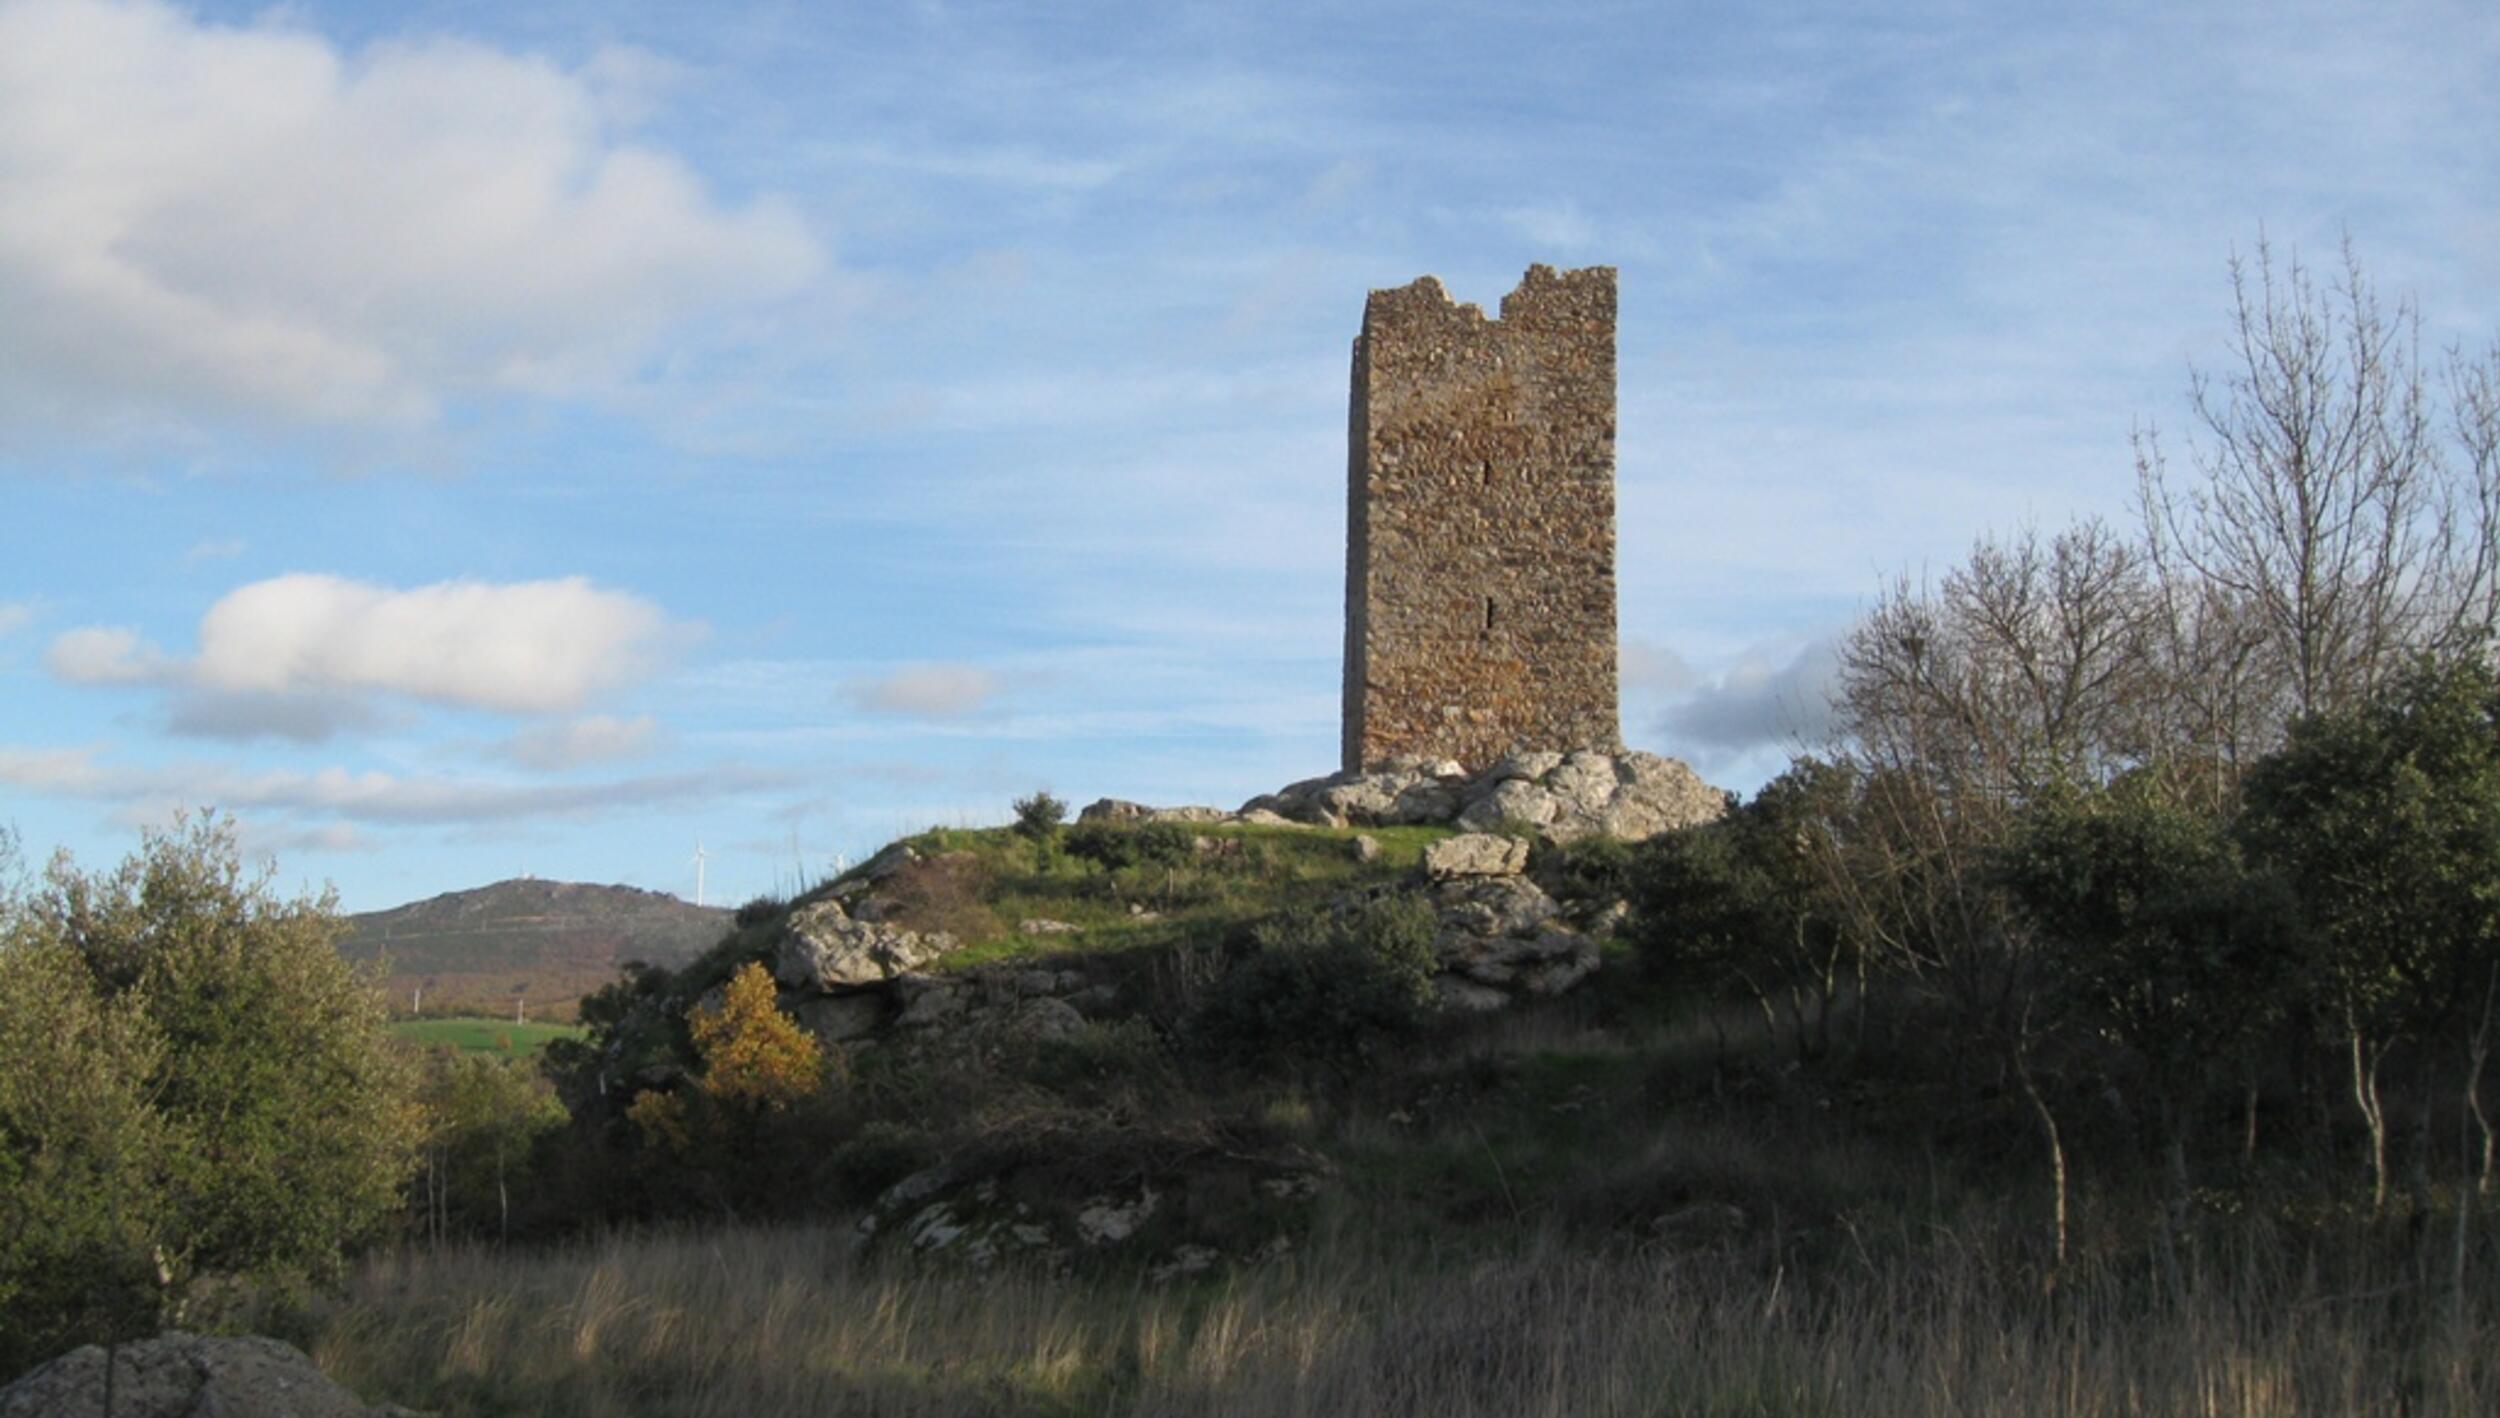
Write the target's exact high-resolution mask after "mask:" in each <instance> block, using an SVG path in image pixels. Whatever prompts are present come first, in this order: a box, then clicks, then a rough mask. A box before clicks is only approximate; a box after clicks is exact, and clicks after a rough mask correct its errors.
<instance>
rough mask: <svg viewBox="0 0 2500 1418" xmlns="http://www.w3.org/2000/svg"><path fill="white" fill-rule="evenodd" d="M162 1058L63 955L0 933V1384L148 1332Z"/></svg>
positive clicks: (160, 1151)
mask: <svg viewBox="0 0 2500 1418" xmlns="http://www.w3.org/2000/svg"><path fill="white" fill-rule="evenodd" d="M163 1054H164V1041H163V1039H162V1038H161V1037H160V1036H159V1035H158V1034H157V1033H156V1032H155V1031H153V1030H151V1029H149V1028H148V1026H147V1021H146V1020H145V1019H144V1018H142V1017H141V1015H140V1013H139V1011H138V1009H137V1007H136V1004H135V1002H134V1001H131V1000H129V999H127V998H124V999H119V1000H112V999H107V998H105V996H104V995H103V993H102V992H101V991H99V990H98V989H97V988H96V985H95V980H94V978H93V977H92V976H90V975H89V974H88V973H87V969H86V964H85V962H84V961H82V960H80V959H79V958H78V955H77V953H76V952H74V951H72V950H70V949H69V948H68V947H66V946H64V945H62V944H60V943H59V942H58V941H56V940H51V939H48V938H45V937H43V936H40V935H38V934H36V933H35V932H34V931H33V930H32V929H31V925H30V923H29V922H28V921H27V920H26V919H24V918H23V917H20V918H18V919H17V920H14V921H0V1374H16V1373H19V1372H22V1371H23V1370H25V1369H27V1368H28V1367H30V1366H32V1365H34V1364H36V1363H39V1362H41V1361H42V1360H44V1359H47V1358H50V1357H51V1356H52V1355H53V1354H55V1353H58V1352H60V1351H61V1350H63V1349H67V1348H70V1347H71V1346H73V1345H75V1344H78V1343H81V1342H84V1341H87V1340H92V1339H98V1338H106V1337H119V1336H128V1335H134V1334H144V1333H147V1332H149V1331H150V1330H152V1329H153V1327H154V1324H153V1321H154V1319H155V1317H156V1313H157V1294H156V1273H155V1267H154V1265H153V1264H152V1263H151V1262H150V1258H149V1255H148V1249H149V1243H150V1241H151V1239H152V1238H153V1237H154V1236H155V1235H157V1234H158V1233H159V1231H160V1230H161V1228H162V1225H163V1217H164V1211H165V1197H164V1194H163V1192H162V1191H161V1190H160V1189H159V1188H158V1186H157V1185H156V1172H157V1169H158V1168H159V1167H160V1166H161V1165H162V1162H163V1158H164V1146H165V1137H164V1132H165V1129H164V1125H163V1120H162V1119H161V1118H159V1117H158V1116H157V1115H156V1114H155V1113H154V1112H153V1111H151V1110H150V1109H149V1107H148V1101H147V1088H148V1080H149V1078H150V1077H152V1076H154V1075H155V1074H157V1073H158V1072H159V1071H160V1069H161V1067H162V1060H163Z"/></svg>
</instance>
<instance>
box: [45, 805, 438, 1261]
mask: <svg viewBox="0 0 2500 1418" xmlns="http://www.w3.org/2000/svg"><path fill="white" fill-rule="evenodd" d="M271 875H272V871H271V869H269V868H263V869H260V870H258V871H254V870H250V869H247V868H246V867H245V866H244V864H243V860H242V853H241V851H240V849H239V848H238V846H237V843H236V840H235V833H234V826H233V823H232V821H231V820H220V819H217V818H214V817H205V816H204V817H194V818H186V819H184V820H182V821H181V822H180V823H178V824H177V825H176V826H175V827H174V828H172V829H171V830H168V831H152V832H149V833H147V834H146V835H145V836H144V838H143V840H142V842H141V844H140V847H139V850H138V851H137V852H135V853H133V854H132V855H131V856H130V857H129V858H128V859H127V860H125V861H123V862H122V863H121V865H120V866H118V867H117V868H115V869H113V870H110V871H94V872H91V871H86V870H82V869H81V868H79V867H78V866H77V864H76V863H74V862H72V861H71V860H69V859H68V858H67V857H66V856H63V857H60V858H57V859H55V861H54V862H53V863H52V866H51V868H50V870H49V871H48V872H47V873H46V875H45V878H44V881H43V883H42V884H41V886H40V887H39V889H38V890H37V891H36V892H35V894H34V895H33V897H32V899H31V901H30V902H29V903H28V904H27V906H26V907H25V908H24V910H23V912H22V913H21V914H22V922H21V929H22V930H23V931H24V932H25V933H27V934H28V935H30V936H31V937H32V938H33V939H34V940H36V941H37V942H39V943H40V946H41V948H42V949H43V950H44V951H48V952H52V954H51V955H49V956H47V957H46V958H52V959H66V960H70V961H73V962H75V963H76V965H77V966H78V967H79V969H78V970H77V971H75V972H73V973H75V974H77V975H82V976H83V978H84V979H85V981H86V982H87V988H88V989H89V990H91V991H92V992H93V994H94V996H95V999H96V1002H97V1003H96V1007H97V1008H98V1009H99V1010H102V1011H106V1012H107V1013H108V1014H110V1015H112V1016H113V1017H122V1018H127V1019H128V1021H129V1027H130V1028H131V1029H132V1030H133V1031H135V1033H136V1034H138V1035H139V1036H141V1037H143V1038H144V1040H145V1044H144V1046H141V1045H136V1044H134V1045H133V1046H131V1047H132V1049H133V1050H134V1052H133V1053H132V1055H131V1057H133V1058H135V1059H142V1060H144V1063H145V1067H144V1068H143V1069H141V1070H140V1073H139V1096H140V1098H141V1099H142V1100H143V1102H144V1112H145V1115H146V1123H145V1126H144V1127H136V1128H122V1127H117V1128H116V1129H115V1130H114V1131H113V1132H112V1133H111V1134H110V1136H111V1137H112V1138H114V1139H126V1138H138V1137H142V1136H148V1137H150V1138H151V1139H152V1141H151V1145H152V1146H153V1147H154V1149H155V1159H154V1163H153V1166H152V1168H151V1173H150V1175H151V1186H152V1193H151V1195H150V1196H149V1197H148V1198H147V1199H146V1206H147V1208H148V1210H149V1212H150V1214H151V1215H152V1218H153V1220H152V1226H151V1233H150V1240H151V1244H152V1248H153V1250H154V1253H155V1262H156V1265H157V1267H158V1269H159V1271H160V1273H161V1275H162V1276H163V1278H164V1280H165V1283H166V1285H167V1287H168V1295H167V1299H168V1302H169V1304H171V1305H173V1306H175V1307H177V1308H178V1306H179V1300H180V1295H181V1291H182V1289H183V1287H184V1286H185V1284H186V1283H187V1282H188V1281H189V1280H190V1279H191V1278H192V1277H194V1276H197V1275H202V1274H210V1273H220V1274H261V1275H272V1274H277V1275H301V1274H308V1273H318V1272H320V1271H322V1270H324V1269H326V1268H328V1267H331V1266H333V1265H335V1264H336V1263H337V1262H338V1261H339V1259H340V1258H341V1257H342V1256H343V1255H344V1253H345V1252H346V1251H347V1250H348V1249H349V1248H350V1247H352V1246H354V1245H355V1244H356V1243H358V1242H359V1241H361V1240H364V1239H366V1238H369V1237H372V1236H374V1235H377V1234H379V1233H380V1232H381V1231H382V1230H383V1229H384V1228H385V1226H386V1225H387V1224H388V1222H389V1221H390V1219H391V1217H392V1216H393V1214H394V1213H395V1211H396V1209H397V1206H398V1203H399V1199H400V1190H401V1185H402V1183H403V1181H404V1180H405V1178H406V1176H407V1174H408V1167H409V1162H410V1160H411V1158H412V1155H413V1143H414V1141H415V1132H416V1127H417V1123H418V1118H417V1114H416V1110H415V1108H414V1106H413V1103H412V1096H411V1082H412V1080H411V1078H410V1076H409V1072H408V1070H407V1067H406V1065H405V1063H404V1061H403V1060H402V1058H401V1056H400V1054H399V1052H398V1051H397V1050H396V1049H394V1048H392V1047H391V1046H390V1044H389V1041H388V1040H387V1038H386V1036H385V1035H384V1032H383V1021H384V1013H383V1005H382V996H381V991H380V989H379V983H378V981H375V980H372V979H369V978H366V977H365V976H363V975H361V974H359V973H358V972H357V971H356V970H355V969H354V968H352V967H351V966H349V965H348V964H347V963H346V962H345V961H344V960H343V959H341V958H340V956H339V954H338V951H337V949H336V943H337V940H338V936H339V933H340V932H341V930H342V929H344V923H343V921H342V920H341V918H340V916H339V914H338V911H337V908H336V905H335V902H334V900H333V899H332V898H331V897H329V896H327V895H323V896H318V897H315V896H297V897H295V898H293V899H284V898H281V897H280V896H279V895H278V894H277V893H276V892H275V891H273V890H272V889H271V885H270V881H271ZM100 1136H101V1135H100ZM98 1145H101V1144H100V1143H99V1144H98Z"/></svg>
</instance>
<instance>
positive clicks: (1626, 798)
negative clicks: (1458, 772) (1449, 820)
mask: <svg viewBox="0 0 2500 1418" xmlns="http://www.w3.org/2000/svg"><path fill="white" fill-rule="evenodd" d="M1464 798H1465V806H1463V807H1462V808H1461V809H1460V810H1459V812H1458V816H1457V819H1456V821H1457V825H1458V826H1460V827H1463V828H1466V829H1468V830H1470V831H1476V832H1482V831H1486V830H1489V829H1491V828H1494V827H1497V826H1499V825H1501V824H1502V823H1503V822H1505V821H1515V822H1524V823H1527V824H1529V825H1530V826H1532V827H1534V828H1535V829H1536V830H1537V832H1538V834H1539V835H1541V836H1543V837H1545V838H1546V839H1547V840H1549V841H1554V842H1568V841H1571V840H1573V839H1574V838H1578V837H1586V836H1589V835H1590V834H1592V833H1603V834H1605V835H1607V836H1610V837H1620V838H1622V839H1624V840H1625V841H1628V842H1637V841H1641V840H1643V839H1646V838H1650V837H1655V836H1657V835H1658V834H1659V833H1661V832H1668V831H1672V830H1674V829H1676V828H1679V827H1692V826H1697V825H1699V824H1701V823H1705V822H1711V821H1715V820H1716V819H1717V818H1718V817H1719V815H1720V814H1721V813H1724V812H1725V811H1727V796H1726V794H1724V793H1722V792H1720V791H1719V790H1718V789H1716V788H1713V787H1711V786H1710V785H1709V784H1708V783H1705V782H1703V781H1702V779H1701V775H1700V774H1698V773H1695V772H1694V771H1693V770H1692V769H1691V768H1689V767H1687V766H1685V765H1684V764H1682V763H1680V762H1678V761H1676V760H1675V759H1672V758H1661V757H1659V756H1658V755H1657V754H1654V753H1642V752H1640V751H1638V750H1629V751H1626V752H1623V753H1615V754H1607V753H1598V752H1594V751H1592V750H1587V749H1583V750H1581V751H1579V752H1577V753H1570V754H1551V753H1521V754H1513V755H1511V756H1510V757H1509V758H1506V759H1504V760H1502V761H1501V762H1500V763H1497V764H1495V765H1494V766H1493V767H1492V768H1491V769H1489V770H1487V771H1486V772H1485V773H1483V774H1482V775H1480V776H1479V777H1477V778H1476V779H1475V780H1474V781H1473V782H1471V783H1469V784H1468V785H1467V788H1466V791H1465V793H1464Z"/></svg>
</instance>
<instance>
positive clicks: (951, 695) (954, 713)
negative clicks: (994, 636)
mask: <svg viewBox="0 0 2500 1418" xmlns="http://www.w3.org/2000/svg"><path fill="white" fill-rule="evenodd" d="M1000 687H1001V686H1000V684H999V679H998V676H997V675H995V674H992V673H991V672H990V671H988V670H985V669H982V668H981V667H979V666H978V665H947V664H924V665H905V666H903V667H902V668H900V669H898V670H895V671H894V672H892V673H891V674H887V675H883V676H880V677H878V678H874V679H860V680H853V681H852V682H851V685H850V697H851V702H852V703H854V704H856V705H858V706H859V707H860V708H862V709H867V710H871V711H873V712H875V713H879V714H905V715H910V716H912V717H915V718H923V719H950V718H956V717H959V716H961V715H965V714H969V713H971V712H972V711H974V710H976V709H979V708H980V707H982V706H983V705H985V704H987V703H989V702H990V701H991V700H992V699H994V698H996V697H997V695H998V691H999V689H1000Z"/></svg>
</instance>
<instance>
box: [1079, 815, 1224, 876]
mask: <svg viewBox="0 0 2500 1418" xmlns="http://www.w3.org/2000/svg"><path fill="white" fill-rule="evenodd" d="M1197 841H1198V837H1197V834H1196V833H1194V832H1191V831H1190V830H1189V829H1188V828H1186V827H1183V826H1182V825H1181V824H1179V823H1177V822H1141V823H1137V824H1135V825H1133V826H1132V825H1127V824H1122V823H1112V822H1080V823H1078V824H1077V825H1076V826H1074V827H1071V828H1069V829H1068V835H1067V848H1068V854H1069V855H1070V856H1073V857H1079V858H1082V859H1084V860H1086V861H1089V862H1092V863H1094V864H1095V865H1096V866H1099V867H1101V868H1103V869H1104V870H1106V871H1118V870H1119V869H1120V868H1122V867H1134V866H1147V865H1152V866H1167V867H1168V866H1178V865H1180V864H1181V863H1183V862H1186V861H1188V860H1189V859H1190V858H1191V857H1192V856H1194V855H1196V850H1197Z"/></svg>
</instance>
